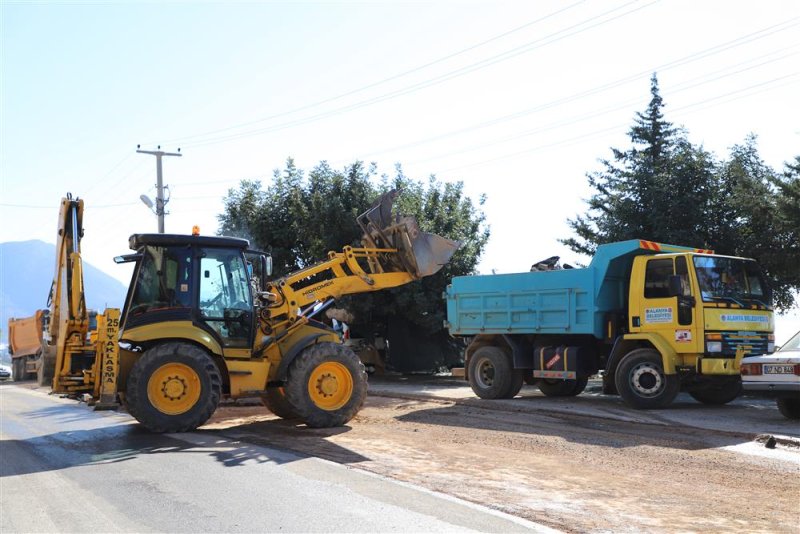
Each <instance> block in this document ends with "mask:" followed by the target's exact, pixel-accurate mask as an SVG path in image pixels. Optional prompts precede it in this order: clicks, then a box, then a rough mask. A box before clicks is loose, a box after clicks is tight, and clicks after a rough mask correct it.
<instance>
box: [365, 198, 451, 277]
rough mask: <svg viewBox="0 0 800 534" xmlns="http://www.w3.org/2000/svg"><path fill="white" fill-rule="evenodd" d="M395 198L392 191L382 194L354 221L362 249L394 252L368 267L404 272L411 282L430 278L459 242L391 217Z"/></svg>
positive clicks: (407, 218)
mask: <svg viewBox="0 0 800 534" xmlns="http://www.w3.org/2000/svg"><path fill="white" fill-rule="evenodd" d="M398 195H399V191H398V190H396V189H393V190H392V191H389V192H388V193H385V194H384V195H382V196H381V197H380V198H378V199H377V200H376V201H375V202H374V203H373V204H372V206H371V207H370V208H369V209H368V210H367V211H365V212H364V213H362V214H361V215H359V216H358V218H357V219H356V221H357V222H358V225H359V226H360V227H361V229H362V230H363V232H364V236H363V238H362V240H363V242H364V246H367V247H371V248H392V249H396V250H397V254H392V255H380V256H379V258H380V259H379V261H378V262H379V264H380V265H373V264H371V265H370V267H371V268H372V269H373V270H383V271H398V270H401V271H406V272H409V273H411V275H412V276H413V277H414V278H415V279H419V278H422V277H424V276H430V275H432V274H434V273H436V272H437V271H439V269H441V268H442V267H443V266H444V265H446V264H447V262H448V261H450V258H451V257H452V256H453V254H454V253H455V251H456V249H458V247H459V246H460V245H461V243H460V242H458V241H452V240H450V239H446V238H444V237H441V236H439V235H436V234H429V233H427V232H422V231H421V230H420V229H419V224H418V223H417V220H416V219H415V218H414V217H410V216H404V217H400V216H397V217H394V216H393V215H392V205H393V204H394V200H395V199H396V198H397V196H398Z"/></svg>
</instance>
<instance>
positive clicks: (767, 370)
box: [763, 363, 794, 375]
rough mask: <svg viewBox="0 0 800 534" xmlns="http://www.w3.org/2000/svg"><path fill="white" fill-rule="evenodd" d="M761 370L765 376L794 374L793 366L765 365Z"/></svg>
mask: <svg viewBox="0 0 800 534" xmlns="http://www.w3.org/2000/svg"><path fill="white" fill-rule="evenodd" d="M763 370H764V374H765V375H791V374H794V365H775V364H768V363H765V364H764V367H763Z"/></svg>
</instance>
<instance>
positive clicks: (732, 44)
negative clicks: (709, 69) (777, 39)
mask: <svg viewBox="0 0 800 534" xmlns="http://www.w3.org/2000/svg"><path fill="white" fill-rule="evenodd" d="M798 19H800V17H795V18H794V19H790V20H789V21H784V22H781V23H779V24H776V25H773V26H770V27H767V28H763V29H761V30H758V31H756V32H753V33H751V34H747V35H744V36H742V37H739V38H736V39H734V40H732V41H727V42H725V43H722V44H719V45H716V46H713V47H711V48H707V49H705V50H702V51H700V52H697V53H694V54H690V55H687V56H684V57H682V58H679V59H676V60H673V61H669V62H667V63H664V64H661V65H658V66H655V67H653V68H648V69H646V70H643V71H640V72H637V73H635V74H631V75H629V76H625V77H623V78H619V79H617V80H614V81H612V82H609V83H606V84H603V85H600V86H597V87H594V88H592V89H587V90H585V91H580V92H578V93H574V94H572V95H569V96H566V97H563V98H559V99H556V100H553V101H550V102H546V103H543V104H539V105H537V106H534V107H532V108H528V109H526V110H522V111H516V112H514V113H510V114H507V115H503V116H500V117H497V118H494V119H491V120H488V121H484V122H481V123H478V124H475V125H472V126H468V127H465V128H459V129H457V130H451V131H449V132H445V133H442V134H439V135H436V136H433V137H429V138H427V139H423V140H420V141H416V142H412V143H406V144H403V145H400V146H394V147H390V148H383V149H379V150H376V151H371V152H368V153H367V154H366V156H367V157H369V156H374V155H377V154H383V153H385V152H393V151H396V150H403V149H406V148H413V147H415V146H419V145H422V144H427V143H430V142H433V141H439V140H441V139H446V138H448V137H452V136H454V135H458V134H461V133H466V132H469V131H474V130H479V129H482V128H487V127H489V126H494V125H496V124H500V123H502V122H506V121H509V120H513V119H518V118H520V117H524V116H526V115H531V114H534V113H538V112H541V111H545V110H547V109H552V108H555V107H558V106H561V105H564V104H568V103H571V102H575V101H577V100H580V99H583V98H585V97H588V96H593V95H596V94H600V93H603V92H605V91H608V90H610V89H614V88H616V87H619V86H621V85H625V84H627V83H631V82H633V81H636V80H639V79H641V78H643V77H645V76H650V75H652V73H653V72H664V71H667V70H670V69H673V68H676V67H679V66H683V65H687V64H690V63H693V62H695V61H698V60H701V59H704V58H706V57H710V56H712V55H715V54H718V53H720V52H724V51H726V50H730V49H732V48H736V47H739V46H742V45H744V44H748V43H750V42H753V41H755V40H758V39H762V38H764V37H768V36H770V35H773V34H775V33H778V32H781V31H785V30H787V29H790V28H792V27H794V26H798V25H800V22H793V23H792V21H797V20H798ZM781 26H783V27H781Z"/></svg>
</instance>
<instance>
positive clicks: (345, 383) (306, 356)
mask: <svg viewBox="0 0 800 534" xmlns="http://www.w3.org/2000/svg"><path fill="white" fill-rule="evenodd" d="M285 391H286V402H287V403H288V406H289V407H291V409H293V410H294V411H295V412H297V415H298V416H299V417H300V419H302V420H303V421H305V423H306V424H307V425H308V426H310V427H312V428H328V427H333V426H341V425H343V424H345V423H347V422H348V421H349V420H350V419H352V418H353V417H354V416H355V415H356V414H357V413H358V410H360V409H361V406H362V405H363V404H364V399H366V397H367V373H366V372H365V370H364V364H363V363H361V360H359V359H358V356H356V355H355V353H353V351H352V350H350V349H349V348H347V347H345V346H344V345H340V344H338V343H318V344H316V345H311V346H310V347H308V348H306V349H305V350H303V352H301V353H300V354H298V355H297V357H296V358H295V359H294V360H293V361H292V363H291V364H290V365H289V372H288V375H287V378H286V389H285Z"/></svg>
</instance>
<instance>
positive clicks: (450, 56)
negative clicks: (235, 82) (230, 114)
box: [162, 0, 638, 143]
mask: <svg viewBox="0 0 800 534" xmlns="http://www.w3.org/2000/svg"><path fill="white" fill-rule="evenodd" d="M585 1H586V0H580V1H578V2H575V3H574V4H571V5H569V6H567V7H564V8H561V9H559V10H556V11H554V12H552V13H549V14H547V15H545V16H543V17H539V18H537V19H535V20H533V21H530V22H527V23H525V24H523V25H522V26H517V27H516V28H513V29H511V30H508V31H505V32H503V33H501V34H499V35H495V36H494V37H491V38H489V39H486V40H485V41H481V42H479V43H476V44H474V45H471V46H468V47H467V48H463V49H461V50H458V51H457V52H453V53H451V54H448V55H446V56H443V57H440V58H438V59H434V60H432V61H429V62H427V63H424V64H422V65H419V66H417V67H414V68H412V69H409V70H406V71H403V72H400V73H397V74H394V75H392V76H389V77H387V78H383V79H381V80H378V81H376V82H372V83H370V84H367V85H364V86H362V87H359V88H357V89H352V90H350V91H347V92H345V93H341V94H338V95H336V96H332V97H329V98H325V99H323V100H318V101H316V102H313V103H311V104H306V105H303V106H300V107H298V108H294V109H291V110H288V111H283V112H281V113H275V114H273V115H269V116H267V117H262V118H260V119H256V120H252V121H248V122H243V123H240V124H235V125H233V126H228V127H225V128H218V129H216V130H210V131H207V132H203V133H199V134H195V135H189V136H186V137H178V138H175V139H168V140H166V141H162V143H177V142H182V141H186V140H188V139H196V138H198V137H206V136H209V135H213V134H216V133H222V132H226V131H230V130H235V129H238V128H244V127H246V126H252V125H254V124H259V123H262V122H266V121H269V120H272V119H277V118H280V117H285V116H287V115H293V114H295V113H298V112H300V111H306V110H308V109H312V108H315V107H319V106H321V105H323V104H328V103H330V102H334V101H336V100H341V99H342V98H345V97H348V96H352V95H354V94H357V93H361V92H364V91H366V90H367V89H372V88H374V87H378V86H380V85H383V84H385V83H388V82H391V81H394V80H397V79H399V78H403V77H405V76H408V75H409V74H414V73H415V72H419V71H421V70H425V69H427V68H429V67H432V66H434V65H437V64H439V63H443V62H445V61H447V60H450V59H453V58H455V57H458V56H460V55H462V54H465V53H467V52H470V51H472V50H475V49H477V48H480V47H482V46H485V45H487V44H489V43H492V42H494V41H497V40H499V39H502V38H504V37H508V36H509V35H511V34H514V33H516V32H518V31H520V30H523V29H525V28H528V27H530V26H533V25H536V24H538V23H540V22H543V21H545V20H547V19H550V18H553V17H555V16H556V15H560V14H561V13H564V12H565V11H568V10H570V9H573V8H575V7H577V6H579V5H580V4H583V3H584V2H585ZM637 1H638V0H637Z"/></svg>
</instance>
